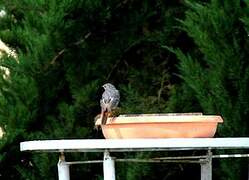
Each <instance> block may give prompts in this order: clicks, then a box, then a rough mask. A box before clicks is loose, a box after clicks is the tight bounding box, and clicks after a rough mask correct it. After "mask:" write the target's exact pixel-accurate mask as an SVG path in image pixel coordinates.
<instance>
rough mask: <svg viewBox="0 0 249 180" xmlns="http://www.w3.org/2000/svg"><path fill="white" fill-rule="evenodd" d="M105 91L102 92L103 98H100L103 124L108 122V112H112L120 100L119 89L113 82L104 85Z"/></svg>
mask: <svg viewBox="0 0 249 180" xmlns="http://www.w3.org/2000/svg"><path fill="white" fill-rule="evenodd" d="M102 87H103V88H104V89H105V91H104V92H103V94H102V99H101V100H100V106H101V117H100V118H101V124H106V120H107V113H108V112H111V111H112V110H113V109H115V108H116V107H117V106H118V103H119V100H120V94H119V91H118V90H117V89H116V88H115V86H114V85H112V84H111V83H106V84H104V85H103V86H102Z"/></svg>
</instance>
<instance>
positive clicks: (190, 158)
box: [65, 154, 249, 165]
mask: <svg viewBox="0 0 249 180" xmlns="http://www.w3.org/2000/svg"><path fill="white" fill-rule="evenodd" d="M208 157H211V158H244V157H249V154H221V155H211V156H208V155H203V156H182V157H159V158H151V159H135V158H127V159H115V161H116V162H138V163H179V162H181V163H203V162H206V161H207V158H208ZM193 159H195V160H193ZM94 163H103V160H87V161H74V162H65V164H68V165H74V164H94Z"/></svg>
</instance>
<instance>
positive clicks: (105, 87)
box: [102, 83, 116, 90]
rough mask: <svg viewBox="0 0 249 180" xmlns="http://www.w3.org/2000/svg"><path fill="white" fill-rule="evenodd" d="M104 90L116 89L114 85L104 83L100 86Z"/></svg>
mask: <svg viewBox="0 0 249 180" xmlns="http://www.w3.org/2000/svg"><path fill="white" fill-rule="evenodd" d="M102 87H103V88H104V89H105V90H106V89H116V88H115V86H114V85H112V84H111V83H106V84H104V85H103V86H102Z"/></svg>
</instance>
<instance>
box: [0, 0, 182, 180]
mask: <svg viewBox="0 0 249 180" xmlns="http://www.w3.org/2000/svg"><path fill="white" fill-rule="evenodd" d="M177 5H179V4H178V3H164V1H157V2H156V3H154V2H153V3H152V2H150V1H143V2H140V1H113V0H112V1H101V0H94V1H90V0H82V1H73V0H62V1H58V0H49V1H48V0H39V1H32V0H13V1H1V2H0V7H3V8H4V9H5V11H6V12H7V16H5V17H2V18H1V19H0V38H1V40H3V41H4V42H6V43H7V44H8V45H10V46H11V47H13V48H15V49H16V52H17V54H18V58H17V59H14V58H10V57H7V56H6V57H5V56H4V57H1V66H3V67H6V68H8V69H9V71H10V75H9V76H8V77H7V78H6V77H5V78H4V76H3V75H4V71H2V70H1V75H0V105H1V110H0V126H1V127H3V128H4V131H5V132H6V133H5V135H4V137H3V139H2V140H1V144H0V154H1V157H0V158H1V162H0V176H1V178H4V179H55V178H56V175H57V172H56V166H55V164H56V163H57V160H58V159H57V155H54V154H47V153H44V154H36V153H20V151H19V143H20V142H21V141H24V140H35V139H63V138H100V137H102V135H101V132H96V131H95V130H93V127H94V117H95V116H96V115H97V114H98V113H99V111H100V108H99V99H100V95H101V92H100V87H101V85H102V84H103V83H105V82H107V81H109V82H112V83H114V84H115V85H116V86H117V87H118V88H119V89H120V90H121V107H122V109H123V111H124V112H125V113H147V112H154V113H156V112H163V111H166V109H165V108H166V107H165V103H166V101H167V99H168V96H169V91H170V88H171V86H172V82H171V81H172V78H171V76H170V75H169V73H170V71H172V65H171V62H170V61H169V58H168V57H167V56H168V55H169V52H167V51H166V50H164V49H163V48H161V47H160V45H161V44H162V43H165V42H166V44H168V45H170V44H171V43H174V42H175V40H174V39H173V38H172V39H170V41H169V42H168V37H170V36H174V37H176V36H177V34H178V33H179V30H175V29H173V28H172V27H174V26H175V24H176V23H177V22H176V21H175V20H174V16H175V15H177V14H179V13H181V12H183V11H182V6H180V7H178V6H177ZM165 56H166V58H165ZM151 107H153V108H151ZM13 155H15V156H13ZM137 156H138V157H140V156H141V154H137ZM66 157H67V158H68V160H69V161H70V160H80V159H81V158H82V157H84V159H97V158H101V156H100V155H98V154H94V155H89V154H84V155H79V154H77V153H73V154H67V156H66ZM133 167H134V166H133V165H132V164H130V165H129V166H128V167H127V168H126V170H123V171H122V170H121V171H122V172H121V174H122V176H121V177H119V179H123V178H124V177H126V178H128V179H137V178H138V177H140V178H143V177H145V176H147V175H148V173H149V174H151V172H150V171H149V170H148V169H149V166H145V165H142V164H141V165H136V168H133ZM71 170H72V179H78V178H79V177H80V176H81V175H82V174H84V175H85V177H89V179H94V178H95V179H101V178H100V177H101V175H102V167H97V168H90V166H74V167H73V168H72V169H71ZM141 171H143V172H144V173H143V174H141V173H140V172H141Z"/></svg>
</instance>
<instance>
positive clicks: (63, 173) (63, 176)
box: [57, 153, 70, 180]
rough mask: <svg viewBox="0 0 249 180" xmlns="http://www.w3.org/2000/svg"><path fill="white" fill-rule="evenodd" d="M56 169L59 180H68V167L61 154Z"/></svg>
mask: <svg viewBox="0 0 249 180" xmlns="http://www.w3.org/2000/svg"><path fill="white" fill-rule="evenodd" d="M57 168H58V177H59V180H70V172H69V165H68V164H66V161H65V156H64V154H63V153H61V154H60V156H59V162H58V164H57Z"/></svg>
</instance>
